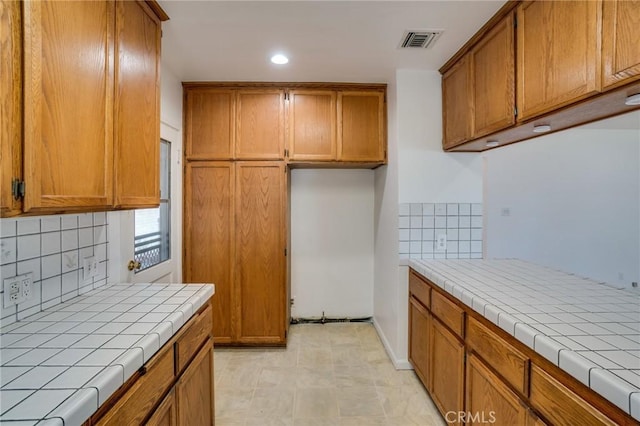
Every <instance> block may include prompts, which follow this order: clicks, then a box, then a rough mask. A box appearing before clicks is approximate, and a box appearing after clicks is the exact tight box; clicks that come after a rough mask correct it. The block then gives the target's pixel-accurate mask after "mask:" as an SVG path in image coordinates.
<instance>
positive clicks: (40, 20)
mask: <svg viewBox="0 0 640 426" xmlns="http://www.w3.org/2000/svg"><path fill="white" fill-rule="evenodd" d="M23 5H24V105H25V108H24V167H25V169H24V180H25V183H26V194H25V198H24V210H25V211H32V210H58V209H60V210H62V209H64V210H71V209H74V208H77V209H81V208H85V209H86V208H93V209H95V208H107V207H110V206H111V205H112V204H113V37H114V35H113V22H114V7H115V5H114V3H113V2H107V1H91V2H80V1H78V2H65V1H48V2H45V1H33V2H24V3H23Z"/></svg>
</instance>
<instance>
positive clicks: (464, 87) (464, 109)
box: [442, 55, 473, 149]
mask: <svg viewBox="0 0 640 426" xmlns="http://www.w3.org/2000/svg"><path fill="white" fill-rule="evenodd" d="M472 120H473V91H472V90H471V67H470V61H469V55H465V56H464V57H463V58H462V59H461V60H460V61H459V62H458V63H456V64H455V65H454V66H453V67H451V69H449V70H448V71H447V72H446V73H445V74H444V75H443V76H442V121H443V126H442V127H443V128H442V132H443V134H442V138H443V139H442V144H443V146H444V148H445V149H446V148H451V147H453V146H456V145H459V144H461V143H462V142H465V141H467V140H469V139H471V135H472V132H473V121H472Z"/></svg>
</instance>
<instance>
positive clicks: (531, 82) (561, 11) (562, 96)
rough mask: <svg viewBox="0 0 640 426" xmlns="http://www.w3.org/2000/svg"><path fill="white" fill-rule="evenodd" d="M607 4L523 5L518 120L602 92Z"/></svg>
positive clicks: (519, 38)
mask: <svg viewBox="0 0 640 426" xmlns="http://www.w3.org/2000/svg"><path fill="white" fill-rule="evenodd" d="M601 9H602V2H601V1H599V0H594V1H570V2H562V1H557V2H548V1H532V2H526V3H523V4H521V5H520V6H519V7H518V11H517V13H518V28H517V31H518V49H517V51H518V92H517V93H518V94H517V97H518V119H519V120H524V119H528V118H531V117H535V116H537V115H540V114H542V113H545V112H548V111H551V110H553V109H557V108H559V107H561V106H564V105H567V104H570V103H572V102H575V101H578V100H580V99H583V98H585V97H588V96H589V95H592V94H595V93H597V92H598V91H599V90H600V66H599V64H600V51H599V45H598V44H599V41H598V37H599V26H600V19H601V15H600V13H601Z"/></svg>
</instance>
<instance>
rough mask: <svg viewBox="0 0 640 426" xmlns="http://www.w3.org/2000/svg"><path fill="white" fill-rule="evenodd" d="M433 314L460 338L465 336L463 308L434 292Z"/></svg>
mask: <svg viewBox="0 0 640 426" xmlns="http://www.w3.org/2000/svg"><path fill="white" fill-rule="evenodd" d="M431 312H432V313H433V315H435V316H436V317H438V319H439V320H440V321H441V322H442V323H443V324H445V325H446V326H447V327H449V328H450V329H451V330H452V331H453V332H454V333H456V334H457V335H458V337H462V336H463V330H464V311H463V310H462V308H460V307H459V306H458V305H456V304H455V303H453V302H451V301H450V300H449V299H447V298H446V297H445V296H443V295H441V294H440V293H437V292H435V291H434V292H432V294H431Z"/></svg>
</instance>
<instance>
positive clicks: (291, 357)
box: [262, 348, 298, 368]
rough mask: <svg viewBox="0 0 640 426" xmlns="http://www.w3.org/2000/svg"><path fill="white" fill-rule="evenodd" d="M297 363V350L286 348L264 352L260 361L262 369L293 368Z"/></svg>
mask: <svg viewBox="0 0 640 426" xmlns="http://www.w3.org/2000/svg"><path fill="white" fill-rule="evenodd" d="M297 363H298V349H297V348H296V349H293V348H287V349H285V350H277V351H271V352H265V353H264V356H263V359H262V366H264V367H289V368H291V367H295V366H296V365H297Z"/></svg>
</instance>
